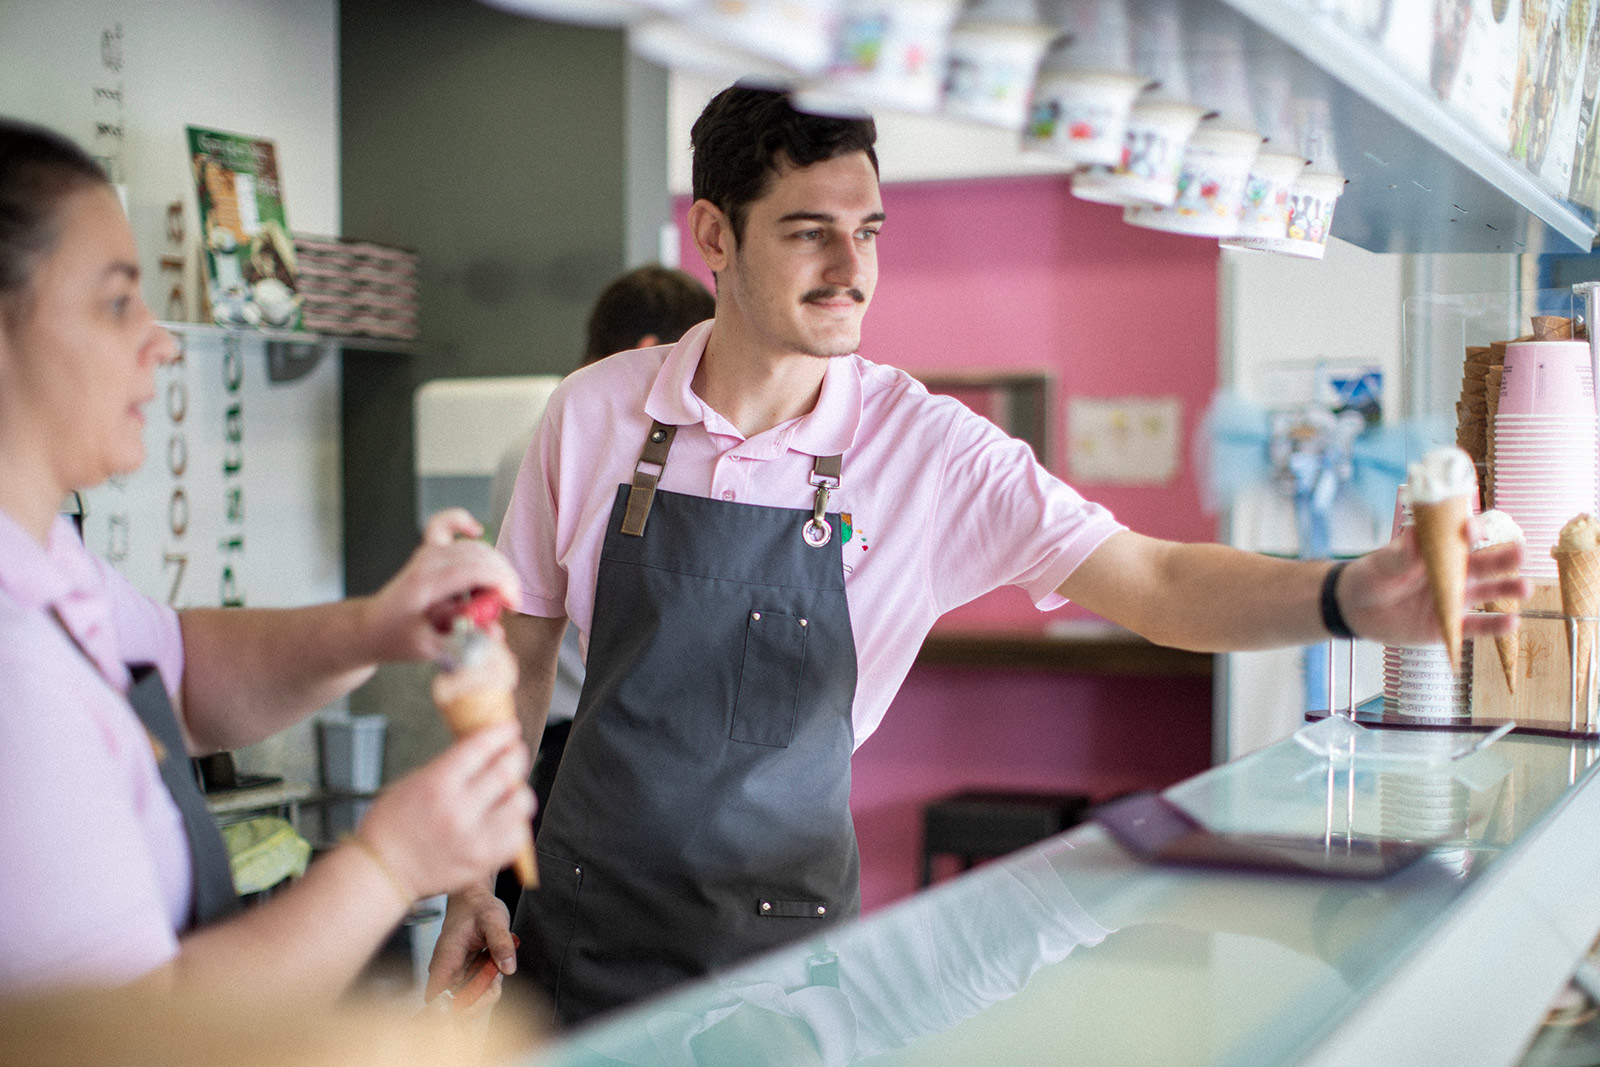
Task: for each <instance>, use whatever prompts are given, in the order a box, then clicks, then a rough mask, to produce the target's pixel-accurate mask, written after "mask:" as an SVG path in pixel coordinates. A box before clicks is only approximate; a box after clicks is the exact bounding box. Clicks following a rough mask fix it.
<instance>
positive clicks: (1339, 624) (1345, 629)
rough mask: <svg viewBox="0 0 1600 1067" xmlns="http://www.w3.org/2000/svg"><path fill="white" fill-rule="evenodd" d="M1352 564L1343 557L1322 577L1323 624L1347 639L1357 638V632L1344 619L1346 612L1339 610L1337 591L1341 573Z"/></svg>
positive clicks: (1335, 633) (1332, 632) (1337, 635)
mask: <svg viewBox="0 0 1600 1067" xmlns="http://www.w3.org/2000/svg"><path fill="white" fill-rule="evenodd" d="M1349 565H1350V561H1349V560H1347V559H1342V560H1340V561H1339V562H1338V563H1335V564H1334V565H1333V566H1331V567H1329V568H1328V573H1327V574H1326V575H1324V576H1323V578H1322V598H1321V607H1322V625H1323V626H1324V627H1326V628H1327V630H1328V632H1329V633H1330V634H1332V635H1333V636H1335V637H1342V638H1344V639H1345V640H1346V641H1353V640H1355V636H1356V632H1355V631H1354V630H1352V629H1350V624H1349V623H1347V622H1345V621H1344V612H1342V611H1340V610H1339V596H1338V593H1337V592H1336V590H1337V587H1338V585H1339V575H1341V574H1343V573H1344V569H1345V568H1346V567H1348V566H1349Z"/></svg>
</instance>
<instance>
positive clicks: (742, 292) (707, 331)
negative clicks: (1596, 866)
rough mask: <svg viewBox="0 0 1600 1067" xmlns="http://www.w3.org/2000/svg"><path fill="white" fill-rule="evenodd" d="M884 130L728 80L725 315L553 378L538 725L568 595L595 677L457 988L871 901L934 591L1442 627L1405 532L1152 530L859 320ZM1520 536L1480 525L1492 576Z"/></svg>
mask: <svg viewBox="0 0 1600 1067" xmlns="http://www.w3.org/2000/svg"><path fill="white" fill-rule="evenodd" d="M874 137H875V131H874V128H873V124H872V122H871V121H870V120H845V119H834V118H822V117H817V116H811V115H804V114H800V113H798V112H796V111H794V110H793V109H792V108H791V107H790V106H789V104H788V102H787V100H786V98H785V97H784V96H783V95H782V94H779V93H774V92H769V91H764V90H756V89H749V88H743V87H739V86H735V87H733V88H730V89H727V90H725V91H724V92H722V93H721V94H719V95H718V96H717V97H716V98H715V99H713V100H712V101H711V103H710V104H708V105H707V107H706V109H705V111H704V112H703V113H702V115H701V116H700V118H699V120H698V121H697V122H696V123H695V126H694V129H693V133H692V142H693V146H694V177H693V184H694V196H695V200H694V203H693V205H692V206H691V208H690V210H689V218H688V223H689V227H690V230H691V232H692V234H693V237H694V241H695V245H696V247H697V248H698V250H699V252H700V254H701V255H702V256H703V257H704V258H705V261H706V263H707V265H708V266H709V267H710V268H711V270H712V271H713V273H714V274H715V276H716V281H717V292H716V297H717V303H716V315H715V317H714V318H713V319H712V320H711V321H710V322H706V323H702V324H701V325H699V326H697V327H695V328H693V329H692V330H690V331H689V332H688V333H687V334H685V335H684V337H683V338H682V339H681V340H680V341H679V342H678V343H677V344H676V345H673V346H670V347H668V346H662V347H658V348H649V349H642V350H638V351H634V352H630V353H623V354H621V355H617V356H613V357H611V358H610V359H608V360H605V361H604V362H602V363H598V364H596V365H594V366H592V367H589V368H586V369H584V370H580V371H578V372H577V373H575V374H573V375H572V376H570V377H569V378H568V379H567V380H566V382H564V383H563V384H562V386H561V387H560V388H559V389H558V390H557V391H556V393H555V395H554V396H553V397H552V399H551V401H550V405H549V408H548V409H547V413H546V416H545V419H544V422H543V424H542V426H541V427H540V430H539V433H538V435H537V436H536V438H535V440H534V442H533V445H532V447H531V448H530V449H529V451H528V454H527V457H526V458H525V460H524V461H523V465H522V469H521V472H520V475H519V478H518V482H517V486H516V490H515V492H514V494H513V497H512V502H511V508H510V512H509V514H508V516H507V518H506V522H505V525H504V527H503V528H502V532H501V537H500V547H501V549H502V551H504V552H505V553H506V554H507V555H508V556H509V558H510V559H511V560H512V563H513V565H514V566H515V567H516V569H517V571H518V574H519V577H520V579H521V581H522V590H523V592H522V603H521V605H520V608H521V611H522V613H523V614H521V615H520V616H518V617H516V618H515V619H513V620H511V621H509V622H508V623H507V632H508V634H509V635H510V637H511V639H512V641H513V645H514V647H515V648H516V649H517V651H518V654H519V657H520V658H521V662H522V680H523V684H522V687H521V689H520V690H519V694H518V698H519V711H520V713H521V714H522V716H523V719H524V722H525V724H526V727H527V729H528V731H529V736H530V738H537V736H538V734H539V732H540V730H541V729H542V727H543V721H544V714H545V710H544V709H545V706H546V704H547V702H548V700H549V694H550V679H551V675H552V670H553V666H554V662H555V654H556V648H557V644H558V642H559V640H560V637H561V633H562V629H563V627H564V626H565V625H566V621H567V620H568V619H569V618H570V619H571V620H572V622H573V623H574V624H576V625H577V627H578V629H579V630H580V631H582V632H583V633H584V634H585V635H586V637H587V650H588V651H587V668H588V678H587V682H586V684H585V687H584V690H583V695H582V698H581V699H580V702H579V707H578V713H577V718H576V721H575V724H574V727H573V731H572V734H571V737H570V739H569V741H568V747H567V752H566V756H565V758H564V760H563V763H562V768H561V773H560V775H559V776H558V778H557V781H556V784H555V788H554V791H553V794H552V797H551V800H550V805H549V809H548V810H547V811H546V813H545V816H544V824H543V830H542V833H541V835H540V839H539V851H540V864H539V866H540V871H541V875H542V878H543V883H544V884H543V886H542V887H541V888H540V889H539V890H537V891H533V892H528V893H525V894H524V895H523V898H522V900H521V902H520V903H519V906H518V908H517V914H516V923H515V930H516V933H517V934H518V935H519V936H520V938H521V948H520V950H518V951H517V953H516V955H515V958H513V951H512V941H511V938H510V936H509V934H508V931H507V922H506V918H507V917H506V914H505V909H504V907H503V906H502V905H501V904H500V903H499V902H498V901H496V900H494V899H493V897H492V896H491V895H490V894H489V892H488V890H487V888H486V887H484V888H482V889H478V888H473V889H470V890H467V891H464V892H462V893H459V894H457V895H456V897H455V898H454V899H453V900H452V903H451V910H450V918H449V920H448V922H447V926H446V930H445V933H444V934H443V936H442V937H441V939H440V945H439V949H438V951H437V952H436V954H435V960H434V973H433V975H432V976H431V978H430V985H432V986H434V987H435V988H437V987H441V986H443V985H445V984H447V983H448V982H449V981H450V980H451V979H452V977H453V976H455V975H456V974H457V973H458V972H459V969H460V966H461V964H462V962H463V961H464V959H465V958H466V955H467V953H469V952H472V951H475V950H476V949H477V948H478V947H480V946H483V945H487V946H488V947H489V948H490V950H491V952H492V953H493V955H494V956H495V958H496V959H497V960H498V961H499V962H500V965H501V969H502V970H505V971H507V972H509V971H511V970H517V971H518V972H519V973H523V974H528V975H531V976H532V977H533V978H534V979H536V980H537V981H538V983H539V984H540V985H541V986H543V988H544V989H545V991H546V992H547V994H548V995H549V996H550V997H551V998H552V999H553V1001H554V1004H555V1008H556V1012H557V1014H558V1015H559V1017H560V1018H562V1019H564V1020H566V1021H569V1022H572V1021H577V1020H580V1019H585V1018H588V1017H591V1016H593V1015H595V1014H597V1013H600V1012H603V1011H607V1010H609V1009H612V1008H615V1007H617V1006H619V1005H622V1004H625V1003H627V1002H629V1001H631V1000H633V999H636V998H638V997H641V996H644V995H647V994H649V993H651V992H654V991H656V990H659V989H661V988H664V987H666V986H668V985H671V984H672V983H674V982H677V981H680V980H683V979H686V978H690V977H693V976H695V975H698V974H702V973H705V972H707V971H710V970H712V969H714V968H717V967H720V966H722V965H725V964H728V963H731V962H733V961H735V960H737V959H740V958H742V957H744V956H747V955H749V954H751V953H753V952H756V951H758V950H761V949H763V948H766V947H769V946H773V945H776V944H779V943H782V942H785V941H788V940H792V939H795V938H799V937H804V936H807V935H810V934H813V933H815V932H817V931H820V930H821V929H822V926H823V924H825V923H828V922H831V921H834V920H837V919H840V918H845V917H849V916H852V915H854V914H856V912H857V910H858V906H859V892H858V875H859V861H858V859H857V854H856V846H855V837H854V832H853V829H852V827H851V823H850V814H849V808H848V800H849V769H850V754H851V752H852V751H853V749H854V747H855V746H856V745H859V744H860V743H861V742H863V741H864V740H865V739H866V738H867V737H868V736H869V735H870V734H871V733H872V731H873V730H874V729H875V728H876V727H877V725H878V723H879V721H880V719H881V718H882V716H883V713H884V710H885V709H886V708H887V707H888V705H889V702H890V700H891V699H892V698H893V696H894V693H895V691H896V689H897V688H898V687H899V685H900V683H901V681H902V680H903V679H904V677H905V675H906V672H907V671H908V670H909V669H910V666H911V664H912V661H913V659H914V658H915V656H916V653H917V650H918V648H919V647H920V645H921V643H922V639H923V638H924V637H925V636H926V634H927V633H928V630H929V628H930V627H931V626H932V625H933V622H934V620H935V619H937V618H938V617H939V615H940V614H941V613H943V612H945V611H948V610H950V609H951V608H954V607H956V606H957V605H959V604H963V603H965V602H967V601H969V600H971V599H973V598H974V597H977V596H979V595H980V594H982V593H985V592H987V591H989V590H991V589H994V588H996V587H998V586H1001V585H1006V584H1010V585H1016V586H1020V587H1021V588H1022V589H1023V590H1025V591H1026V592H1027V593H1028V595H1029V596H1030V597H1031V598H1032V599H1033V601H1034V603H1035V604H1037V605H1038V607H1039V608H1040V609H1041V610H1049V609H1051V608H1054V607H1057V606H1059V605H1061V604H1063V603H1065V602H1066V601H1067V599H1069V598H1070V599H1073V600H1076V601H1078V602H1079V603H1081V604H1083V605H1084V606H1085V607H1088V608H1090V609H1091V610H1093V611H1096V612H1098V613H1100V614H1102V615H1104V616H1106V617H1108V618H1110V619H1113V620H1115V621H1117V622H1119V623H1122V624H1123V625H1126V626H1128V627H1129V628H1131V629H1133V630H1135V631H1136V632H1139V633H1141V634H1144V635H1145V636H1147V637H1149V638H1151V639H1152V640H1155V641H1158V642H1161V643H1164V644H1171V645H1177V646H1181V647H1186V648H1193V649H1204V650H1217V649H1242V648H1260V647H1265V646H1269V645H1283V644H1304V643H1307V642H1312V641H1318V640H1323V639H1325V638H1326V637H1327V635H1328V633H1329V631H1330V630H1332V631H1334V632H1340V633H1348V632H1349V631H1350V629H1351V628H1352V627H1353V628H1354V629H1356V630H1359V631H1360V632H1361V633H1362V634H1363V635H1364V636H1369V637H1374V638H1377V639H1388V640H1390V641H1392V642H1395V643H1406V642H1408V641H1417V640H1425V639H1436V636H1437V634H1436V630H1435V629H1434V628H1433V627H1434V624H1433V623H1432V622H1431V614H1430V610H1431V609H1430V608H1429V607H1428V600H1427V597H1426V594H1425V582H1424V579H1423V576H1422V571H1421V566H1420V562H1419V560H1418V559H1417V557H1416V553H1415V551H1414V549H1412V548H1411V547H1410V544H1409V542H1407V543H1404V544H1398V543H1397V544H1396V545H1394V546H1390V547H1388V548H1385V549H1382V550H1380V551H1379V552H1376V553H1373V554H1372V555H1371V556H1368V557H1366V558H1364V559H1362V560H1359V561H1356V562H1354V563H1352V564H1350V565H1349V566H1348V568H1344V569H1342V575H1343V579H1342V581H1341V580H1340V574H1341V569H1337V568H1336V569H1333V570H1330V569H1329V568H1328V567H1327V565H1326V564H1317V563H1296V562H1290V561H1283V560H1272V559H1267V558H1265V557H1261V556H1256V555H1252V554H1248V553H1244V552H1239V551H1235V550H1231V549H1227V548H1223V547H1220V546H1216V545H1183V544H1175V543H1171V542H1164V541H1157V540H1153V539H1151V538H1147V537H1143V536H1140V535H1138V534H1135V533H1132V532H1130V531H1128V530H1126V529H1125V528H1124V527H1122V526H1121V525H1120V524H1119V523H1117V522H1116V521H1115V519H1113V518H1112V516H1111V515H1110V514H1109V513H1108V512H1107V511H1106V510H1105V509H1104V508H1102V507H1099V506H1098V505H1095V504H1092V503H1089V502H1087V501H1085V500H1084V499H1083V498H1082V497H1081V496H1079V495H1078V493H1076V492H1075V491H1074V490H1073V489H1072V488H1071V487H1069V486H1067V485H1066V484H1064V483H1063V482H1061V481H1060V480H1059V479H1058V478H1056V477H1055V476H1054V475H1052V474H1051V473H1050V472H1049V471H1047V470H1046V469H1044V468H1043V467H1042V466H1040V465H1039V463H1038V462H1037V461H1036V460H1035V458H1034V457H1033V455H1032V453H1031V451H1030V450H1029V448H1028V447H1027V445H1025V444H1023V443H1021V442H1018V441H1015V440H1012V439H1010V438H1008V437H1006V436H1005V435H1004V434H1003V433H1001V432H1000V431H999V430H998V429H997V428H995V426H993V425H992V424H991V423H989V422H987V421H986V420H984V419H982V418H980V417H978V416H976V415H974V414H973V413H971V412H970V411H969V410H967V409H966V408H965V407H963V406H962V405H961V404H960V403H958V402H957V401H955V400H952V399H950V398H947V397H941V396H933V395H930V394H929V393H928V392H927V391H926V390H925V389H924V388H922V387H921V386H920V385H918V384H917V382H916V381H915V380H913V379H912V378H911V377H910V376H908V375H907V374H905V373H903V372H901V371H898V370H895V369H893V368H892V367H888V366H884V365H881V364H877V363H873V362H870V361H868V360H866V359H863V358H862V357H861V356H859V355H857V354H855V350H856V346H857V344H858V343H859V340H860V332H861V322H862V318H863V316H864V315H865V313H866V309H867V305H868V303H869V302H870V301H871V298H872V293H873V287H874V285H875V283H876V280H877V254H876V245H877V240H878V234H879V230H880V229H881V228H882V226H883V225H884V211H883V204H882V200H881V198H880V196H879V189H878V175H877V158H876V155H875V154H874V151H873V147H872V146H873V141H874ZM1512 555H1514V554H1506V555H1501V556H1494V557H1492V558H1491V557H1489V556H1487V555H1485V556H1483V557H1481V558H1480V559H1478V560H1477V561H1476V562H1475V565H1474V576H1475V580H1474V583H1473V584H1474V588H1473V589H1472V590H1470V591H1469V596H1471V597H1473V598H1479V597H1481V595H1483V594H1484V593H1485V592H1486V591H1487V590H1490V589H1492V588H1496V587H1498V586H1497V583H1496V582H1494V581H1492V580H1489V579H1486V578H1483V577H1482V576H1484V575H1492V574H1498V573H1500V572H1501V571H1503V570H1506V569H1514V567H1515V559H1514V558H1510V556H1512ZM1508 583H1509V585H1508V587H1509V586H1512V585H1517V583H1516V580H1515V579H1506V580H1503V581H1502V582H1500V583H1498V584H1499V585H1507V584H1508ZM1517 587H1518V588H1520V586H1517ZM1346 620H1348V622H1347V621H1346ZM1469 625H1473V626H1476V627H1481V628H1484V629H1488V628H1492V627H1493V626H1495V625H1497V624H1496V623H1493V622H1490V621H1489V620H1487V619H1474V620H1472V621H1471V623H1470V624H1469Z"/></svg>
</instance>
